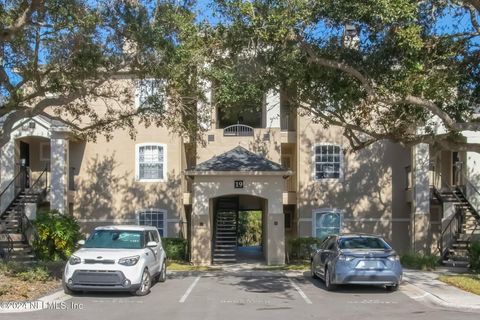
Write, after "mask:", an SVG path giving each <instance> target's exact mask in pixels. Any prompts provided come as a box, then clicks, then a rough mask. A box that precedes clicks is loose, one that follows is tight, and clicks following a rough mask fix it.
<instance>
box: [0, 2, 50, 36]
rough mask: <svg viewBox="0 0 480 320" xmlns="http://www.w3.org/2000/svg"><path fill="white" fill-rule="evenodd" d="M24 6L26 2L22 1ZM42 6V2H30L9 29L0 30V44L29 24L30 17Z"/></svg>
mask: <svg viewBox="0 0 480 320" xmlns="http://www.w3.org/2000/svg"><path fill="white" fill-rule="evenodd" d="M24 3H25V4H26V3H27V1H24ZM43 5H44V0H31V2H30V5H28V6H27V8H26V9H25V10H24V11H23V12H22V14H20V16H19V17H18V18H17V20H16V21H15V22H14V23H13V24H12V25H11V26H9V27H7V28H5V29H3V30H1V32H0V43H4V42H7V41H10V40H12V39H13V38H14V37H15V35H16V34H18V33H20V32H21V31H22V30H23V28H24V27H25V26H26V25H27V24H30V23H31V18H32V15H33V13H34V12H35V11H37V10H38V9H39V8H40V7H42V6H43Z"/></svg>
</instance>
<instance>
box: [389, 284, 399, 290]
mask: <svg viewBox="0 0 480 320" xmlns="http://www.w3.org/2000/svg"><path fill="white" fill-rule="evenodd" d="M398 287H399V285H398V283H395V284H394V285H391V286H386V289H387V291H390V292H394V291H397V290H398Z"/></svg>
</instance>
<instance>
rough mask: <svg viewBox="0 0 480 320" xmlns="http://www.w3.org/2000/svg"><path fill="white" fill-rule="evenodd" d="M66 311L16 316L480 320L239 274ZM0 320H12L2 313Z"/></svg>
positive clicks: (189, 278)
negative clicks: (453, 319)
mask: <svg viewBox="0 0 480 320" xmlns="http://www.w3.org/2000/svg"><path fill="white" fill-rule="evenodd" d="M64 303H65V305H64V306H63V308H54V307H52V308H50V309H46V310H42V311H37V312H30V313H23V314H15V315H14V318H15V319H65V318H66V317H67V316H68V318H69V319H85V318H87V317H88V318H94V319H95V318H98V315H99V314H100V312H101V320H106V319H124V318H126V317H129V318H134V319H151V318H155V319H185V320H187V319H228V320H233V319H275V318H279V317H281V318H282V319H284V318H286V317H292V318H293V319H320V318H321V319H371V318H374V319H387V318H388V319H405V318H406V317H408V318H412V319H430V318H432V319H433V318H435V319H452V317H454V318H455V319H474V318H475V319H478V314H470V313H459V312H452V311H446V310H441V309H437V308H431V307H428V306H426V305H423V304H421V303H419V302H417V301H415V300H412V299H411V298H410V297H409V296H407V295H406V294H405V293H404V289H403V288H401V289H400V290H399V291H397V292H387V291H386V290H385V289H383V288H380V287H368V286H367V287H363V286H345V287H341V288H339V289H338V290H337V291H335V292H328V291H326V290H325V289H324V286H323V283H322V282H321V281H319V280H313V279H311V278H310V277H309V276H308V274H307V273H305V274H301V273H299V274H293V275H289V276H287V275H285V274H283V273H281V272H273V271H271V272H266V271H261V272H255V271H252V272H237V273H228V272H224V273H199V274H182V273H176V274H170V275H169V279H168V280H167V281H166V282H165V283H158V284H156V285H155V286H153V288H152V290H151V293H150V294H149V295H148V296H145V297H133V296H131V295H129V294H126V293H82V294H79V295H77V296H74V297H72V298H71V299H69V300H66V301H65V302H64ZM0 319H12V315H7V314H1V315H0Z"/></svg>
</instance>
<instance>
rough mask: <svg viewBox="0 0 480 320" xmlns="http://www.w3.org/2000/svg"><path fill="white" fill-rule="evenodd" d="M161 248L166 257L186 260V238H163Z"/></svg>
mask: <svg viewBox="0 0 480 320" xmlns="http://www.w3.org/2000/svg"><path fill="white" fill-rule="evenodd" d="M162 244H163V248H164V249H165V252H166V254H167V259H169V260H176V261H186V260H187V240H185V239H181V238H163V239H162Z"/></svg>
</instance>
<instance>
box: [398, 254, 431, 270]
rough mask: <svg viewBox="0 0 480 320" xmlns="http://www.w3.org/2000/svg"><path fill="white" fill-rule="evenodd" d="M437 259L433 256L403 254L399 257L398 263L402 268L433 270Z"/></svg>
mask: <svg viewBox="0 0 480 320" xmlns="http://www.w3.org/2000/svg"><path fill="white" fill-rule="evenodd" d="M439 259H440V258H439V257H438V256H435V255H423V254H418V253H415V254H410V253H409V254H404V255H402V256H401V257H400V263H401V264H402V266H403V267H404V268H409V269H417V270H435V268H436V267H437V265H438V262H439Z"/></svg>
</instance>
